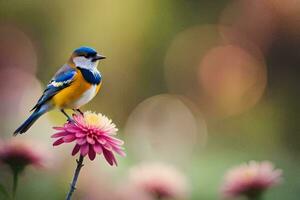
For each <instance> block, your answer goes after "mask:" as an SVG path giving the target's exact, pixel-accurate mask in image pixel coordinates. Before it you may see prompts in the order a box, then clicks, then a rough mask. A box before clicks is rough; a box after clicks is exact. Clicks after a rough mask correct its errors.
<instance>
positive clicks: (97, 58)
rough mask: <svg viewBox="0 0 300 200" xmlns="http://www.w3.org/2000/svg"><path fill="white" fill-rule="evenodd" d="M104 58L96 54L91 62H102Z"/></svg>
mask: <svg viewBox="0 0 300 200" xmlns="http://www.w3.org/2000/svg"><path fill="white" fill-rule="evenodd" d="M105 58H106V57H105V56H103V55H100V54H97V55H96V56H94V57H93V59H92V61H93V62H95V61H97V60H102V59H105Z"/></svg>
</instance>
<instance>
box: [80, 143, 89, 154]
mask: <svg viewBox="0 0 300 200" xmlns="http://www.w3.org/2000/svg"><path fill="white" fill-rule="evenodd" d="M88 152H89V145H88V144H85V145H82V146H81V147H80V153H81V155H82V156H86V154H87V153H88Z"/></svg>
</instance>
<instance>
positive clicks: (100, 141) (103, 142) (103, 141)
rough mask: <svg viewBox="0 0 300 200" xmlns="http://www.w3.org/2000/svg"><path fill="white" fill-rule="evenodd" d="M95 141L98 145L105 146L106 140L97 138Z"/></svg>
mask: <svg viewBox="0 0 300 200" xmlns="http://www.w3.org/2000/svg"><path fill="white" fill-rule="evenodd" d="M97 140H98V142H99V143H100V144H105V143H106V140H105V139H104V138H103V137H100V138H97Z"/></svg>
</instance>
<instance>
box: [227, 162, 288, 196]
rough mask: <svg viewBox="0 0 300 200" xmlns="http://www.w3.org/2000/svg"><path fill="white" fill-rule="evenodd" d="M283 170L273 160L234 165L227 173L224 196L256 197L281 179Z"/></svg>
mask: <svg viewBox="0 0 300 200" xmlns="http://www.w3.org/2000/svg"><path fill="white" fill-rule="evenodd" d="M281 176H282V171H281V170H280V169H274V166H273V164H272V163H271V162H268V161H263V162H260V163H259V162H256V161H251V162H249V164H242V165H240V166H237V167H234V168H233V169H231V170H229V171H228V172H227V173H226V174H225V178H224V183H223V185H222V187H221V192H222V195H223V196H224V198H236V197H239V196H247V197H249V198H255V197H257V196H260V195H261V194H262V193H263V192H264V191H265V190H267V189H269V188H271V187H272V186H274V185H277V184H278V183H280V181H281Z"/></svg>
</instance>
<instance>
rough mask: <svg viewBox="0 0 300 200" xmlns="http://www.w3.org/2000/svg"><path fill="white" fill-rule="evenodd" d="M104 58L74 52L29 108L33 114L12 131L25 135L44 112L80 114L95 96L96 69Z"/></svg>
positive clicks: (99, 80) (88, 50)
mask: <svg viewBox="0 0 300 200" xmlns="http://www.w3.org/2000/svg"><path fill="white" fill-rule="evenodd" d="M105 58H106V57H105V56H103V55H101V54H99V53H97V51H96V50H95V49H93V48H90V47H80V48H78V49H75V51H74V52H73V53H72V55H71V57H70V58H69V60H68V62H67V63H66V64H64V65H63V66H62V67H61V68H60V69H59V70H58V71H57V72H56V74H55V75H54V76H53V78H52V79H51V81H50V82H49V83H48V85H47V87H46V89H45V90H44V92H43V95H42V96H41V97H40V99H39V100H38V101H37V103H36V105H35V106H34V107H33V108H32V109H31V111H33V113H32V114H31V115H30V116H29V118H28V119H27V120H26V121H25V122H24V123H23V124H22V125H21V126H20V127H19V128H18V129H17V130H16V131H15V132H14V135H17V134H22V133H25V132H26V131H27V130H28V129H29V128H30V127H31V126H32V125H33V123H34V122H35V121H36V120H37V119H38V118H39V117H41V116H42V115H43V114H45V113H46V112H48V111H50V110H52V109H54V108H58V109H60V111H61V112H62V113H63V114H64V115H65V116H66V117H67V118H68V120H69V121H72V119H71V118H70V117H69V116H68V115H67V113H66V112H65V109H73V110H74V111H77V112H80V113H81V114H82V112H81V111H80V109H79V108H80V107H81V106H83V105H85V104H86V103H88V102H89V101H91V100H92V99H93V98H94V97H95V95H96V94H97V93H98V91H99V89H100V87H101V84H102V77H101V74H100V72H99V71H98V69H97V66H98V63H99V61H100V60H101V59H105Z"/></svg>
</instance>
